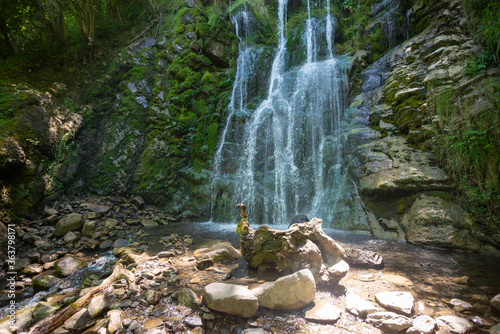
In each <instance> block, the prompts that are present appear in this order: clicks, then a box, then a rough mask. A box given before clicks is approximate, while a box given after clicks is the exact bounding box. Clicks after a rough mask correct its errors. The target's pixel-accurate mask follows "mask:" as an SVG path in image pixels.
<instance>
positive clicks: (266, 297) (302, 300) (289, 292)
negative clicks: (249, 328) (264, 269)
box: [251, 269, 316, 310]
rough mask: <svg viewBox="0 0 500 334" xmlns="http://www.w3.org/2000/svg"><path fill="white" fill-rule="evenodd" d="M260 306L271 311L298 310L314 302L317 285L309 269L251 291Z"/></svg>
mask: <svg viewBox="0 0 500 334" xmlns="http://www.w3.org/2000/svg"><path fill="white" fill-rule="evenodd" d="M251 291H252V293H253V294H254V295H255V296H256V297H257V298H258V300H259V305H260V306H264V307H267V308H271V309H279V310H297V309H300V308H302V307H304V306H306V305H308V304H309V303H311V302H312V301H313V300H314V297H315V295H316V283H315V281H314V276H313V274H312V272H311V271H310V270H309V269H302V270H300V271H298V272H296V273H294V274H291V275H287V276H284V277H281V278H278V279H277V280H276V281H274V282H271V283H265V284H262V285H261V286H259V287H257V288H254V289H252V290H251Z"/></svg>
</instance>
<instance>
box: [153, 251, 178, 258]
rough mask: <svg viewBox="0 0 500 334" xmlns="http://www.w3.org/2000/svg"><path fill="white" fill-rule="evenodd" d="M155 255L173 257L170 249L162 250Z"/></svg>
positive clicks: (173, 254)
mask: <svg viewBox="0 0 500 334" xmlns="http://www.w3.org/2000/svg"><path fill="white" fill-rule="evenodd" d="M156 256H158V257H159V258H160V259H166V258H169V257H174V256H175V253H174V252H171V251H162V252H159V253H158V254H157V255H156Z"/></svg>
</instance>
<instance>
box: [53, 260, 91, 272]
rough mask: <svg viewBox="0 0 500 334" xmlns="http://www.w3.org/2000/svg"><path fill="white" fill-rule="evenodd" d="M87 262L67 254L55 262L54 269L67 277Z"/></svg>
mask: <svg viewBox="0 0 500 334" xmlns="http://www.w3.org/2000/svg"><path fill="white" fill-rule="evenodd" d="M85 265H86V263H85V262H84V261H82V260H80V259H75V258H74V257H72V256H65V257H63V258H61V259H59V260H57V261H56V262H54V269H55V271H56V273H57V274H58V275H59V276H61V277H67V276H69V275H72V274H74V273H76V272H77V271H78V270H80V269H82V268H83V267H85Z"/></svg>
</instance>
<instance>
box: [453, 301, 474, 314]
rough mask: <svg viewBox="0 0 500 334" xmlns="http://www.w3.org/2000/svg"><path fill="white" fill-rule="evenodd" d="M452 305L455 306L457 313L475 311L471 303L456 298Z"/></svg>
mask: <svg viewBox="0 0 500 334" xmlns="http://www.w3.org/2000/svg"><path fill="white" fill-rule="evenodd" d="M450 304H451V305H453V310H454V311H455V312H463V311H472V310H473V309H474V306H472V304H471V303H468V302H466V301H463V300H460V299H456V298H453V299H452V300H450Z"/></svg>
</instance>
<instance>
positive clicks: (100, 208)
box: [86, 203, 111, 214]
mask: <svg viewBox="0 0 500 334" xmlns="http://www.w3.org/2000/svg"><path fill="white" fill-rule="evenodd" d="M86 205H87V209H89V210H90V211H92V212H96V213H103V214H106V213H108V212H109V211H110V210H111V208H110V207H109V206H105V205H98V204H91V203H87V204H86Z"/></svg>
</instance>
